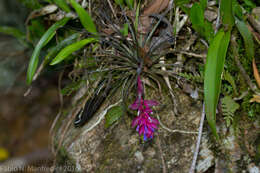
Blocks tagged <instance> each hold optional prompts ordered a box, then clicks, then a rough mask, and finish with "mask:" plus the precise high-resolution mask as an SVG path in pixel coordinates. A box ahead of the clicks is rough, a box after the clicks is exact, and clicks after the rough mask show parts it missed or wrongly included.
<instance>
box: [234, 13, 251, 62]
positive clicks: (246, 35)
mask: <svg viewBox="0 0 260 173" xmlns="http://www.w3.org/2000/svg"><path fill="white" fill-rule="evenodd" d="M235 20H236V26H237V28H238V30H239V32H240V34H241V35H242V37H243V40H244V44H245V48H246V54H247V56H248V58H250V59H253V58H254V56H255V51H254V41H253V38H252V35H251V32H250V31H249V29H248V27H247V26H246V23H245V22H244V21H243V20H239V19H238V18H236V19H235Z"/></svg>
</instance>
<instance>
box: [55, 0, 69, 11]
mask: <svg viewBox="0 0 260 173" xmlns="http://www.w3.org/2000/svg"><path fill="white" fill-rule="evenodd" d="M53 1H54V3H55V4H57V5H58V7H60V8H61V9H62V10H64V11H66V12H70V7H69V6H68V4H67V3H66V0H53Z"/></svg>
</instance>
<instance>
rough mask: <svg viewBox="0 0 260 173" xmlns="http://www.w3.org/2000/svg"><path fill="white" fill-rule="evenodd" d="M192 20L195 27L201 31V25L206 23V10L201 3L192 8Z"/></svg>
mask: <svg viewBox="0 0 260 173" xmlns="http://www.w3.org/2000/svg"><path fill="white" fill-rule="evenodd" d="M190 20H191V23H192V26H193V28H194V29H195V30H196V31H197V32H199V30H200V29H201V27H203V25H204V12H203V9H202V7H201V5H200V4H199V3H195V4H193V5H192V7H191V10H190Z"/></svg>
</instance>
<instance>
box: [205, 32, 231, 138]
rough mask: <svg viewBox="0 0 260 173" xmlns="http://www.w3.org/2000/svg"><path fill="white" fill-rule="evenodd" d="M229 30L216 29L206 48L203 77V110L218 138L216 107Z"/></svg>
mask: <svg viewBox="0 0 260 173" xmlns="http://www.w3.org/2000/svg"><path fill="white" fill-rule="evenodd" d="M229 41H230V31H228V32H227V33H225V32H224V31H223V30H220V31H218V33H217V34H216V36H215V37H214V39H213V40H212V42H211V45H210V47H209V50H208V55H207V62H206V66H205V78H204V100H205V111H206V117H207V120H208V123H209V126H210V128H211V130H212V132H213V134H214V136H215V137H216V138H217V139H219V137H218V134H217V131H216V108H217V104H218V99H219V94H220V89H221V74H222V71H223V68H224V62H225V57H226V52H227V48H228V45H229Z"/></svg>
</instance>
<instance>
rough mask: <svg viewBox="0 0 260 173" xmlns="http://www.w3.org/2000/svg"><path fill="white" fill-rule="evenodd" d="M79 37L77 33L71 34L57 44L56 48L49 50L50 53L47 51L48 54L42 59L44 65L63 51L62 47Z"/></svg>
mask: <svg viewBox="0 0 260 173" xmlns="http://www.w3.org/2000/svg"><path fill="white" fill-rule="evenodd" d="M79 36H80V34H79V33H75V34H72V35H71V36H69V37H67V38H65V39H64V40H62V41H61V42H60V43H58V44H57V46H55V47H53V48H51V49H50V51H48V54H47V55H46V57H45V59H44V61H45V64H47V63H49V62H50V60H51V59H52V58H53V57H54V56H56V55H57V54H58V53H59V51H60V50H61V49H63V48H64V47H66V46H68V45H70V44H72V43H74V42H75V41H76V39H77V38H79Z"/></svg>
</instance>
